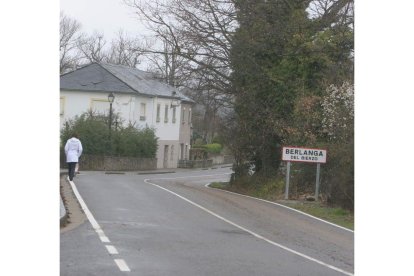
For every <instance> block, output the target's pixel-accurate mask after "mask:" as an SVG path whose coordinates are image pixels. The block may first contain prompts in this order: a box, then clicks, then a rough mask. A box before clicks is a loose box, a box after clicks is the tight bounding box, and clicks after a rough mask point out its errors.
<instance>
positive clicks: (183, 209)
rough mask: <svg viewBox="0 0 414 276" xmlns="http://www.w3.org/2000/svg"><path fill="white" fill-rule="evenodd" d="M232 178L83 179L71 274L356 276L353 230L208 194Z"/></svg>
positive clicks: (66, 265)
mask: <svg viewBox="0 0 414 276" xmlns="http://www.w3.org/2000/svg"><path fill="white" fill-rule="evenodd" d="M230 172H231V171H230V170H229V169H226V168H220V169H216V170H200V171H180V172H177V173H171V174H158V175H156V174H153V175H138V174H137V173H125V174H105V173H103V172H82V174H81V175H80V176H78V177H76V178H75V179H74V184H75V189H76V190H77V191H78V192H79V195H80V197H81V200H80V203H81V204H82V206H83V208H84V210H85V213H86V214H87V216H88V220H87V221H86V222H85V223H83V224H82V225H80V226H78V227H77V228H75V229H72V230H70V231H66V232H63V233H61V251H60V252H61V253H60V254H61V275H62V276H66V275H67V276H69V275H70V276H87V275H96V276H106V275H108V276H116V275H145V276H146V275H154V276H160V275H180V276H185V275H189V276H190V275H191V276H195V275H238V276H240V275H249V276H251V275H280V276H290V275H292V276H293V275H295V276H297V275H304V276H305V275H306V276H312V275H315V276H323V275H353V271H354V233H353V231H349V230H347V229H344V228H341V227H337V226H335V225H332V224H329V223H326V222H323V221H320V220H317V219H315V218H312V217H310V216H306V215H303V214H301V213H299V212H296V211H294V210H291V209H289V208H285V207H282V206H279V205H277V204H272V203H269V202H265V201H261V200H257V199H253V198H249V197H245V196H240V195H237V194H233V193H229V192H225V191H221V190H217V189H212V188H208V187H206V186H205V185H206V184H207V183H210V182H214V181H227V180H228V179H229V176H230V175H229V173H230ZM75 192H76V191H75Z"/></svg>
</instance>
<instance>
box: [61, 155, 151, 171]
mask: <svg viewBox="0 0 414 276" xmlns="http://www.w3.org/2000/svg"><path fill="white" fill-rule="evenodd" d="M61 168H66V163H65V160H64V156H63V160H62V156H61ZM155 169H157V159H156V158H135V157H116V156H99V155H88V154H82V156H81V158H80V161H79V170H80V171H145V170H155Z"/></svg>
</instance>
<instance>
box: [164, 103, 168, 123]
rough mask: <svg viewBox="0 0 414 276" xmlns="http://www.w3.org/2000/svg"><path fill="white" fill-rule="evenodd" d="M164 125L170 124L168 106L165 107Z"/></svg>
mask: <svg viewBox="0 0 414 276" xmlns="http://www.w3.org/2000/svg"><path fill="white" fill-rule="evenodd" d="M164 123H168V104H166V105H165V112H164Z"/></svg>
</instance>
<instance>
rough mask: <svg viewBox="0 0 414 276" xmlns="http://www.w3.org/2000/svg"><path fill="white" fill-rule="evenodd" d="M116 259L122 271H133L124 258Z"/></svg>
mask: <svg viewBox="0 0 414 276" xmlns="http://www.w3.org/2000/svg"><path fill="white" fill-rule="evenodd" d="M114 261H115V263H116V264H117V266H118V267H119V270H121V271H131V270H130V269H129V267H128V265H127V264H126V262H125V261H124V260H122V259H115V260H114Z"/></svg>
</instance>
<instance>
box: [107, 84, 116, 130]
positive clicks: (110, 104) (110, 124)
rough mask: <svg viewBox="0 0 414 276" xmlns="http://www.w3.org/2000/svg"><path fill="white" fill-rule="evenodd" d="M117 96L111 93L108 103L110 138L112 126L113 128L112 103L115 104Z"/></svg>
mask: <svg viewBox="0 0 414 276" xmlns="http://www.w3.org/2000/svg"><path fill="white" fill-rule="evenodd" d="M114 99H115V96H114V93H112V92H111V93H109V95H108V102H109V136H110V135H111V126H112V103H113V102H114Z"/></svg>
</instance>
